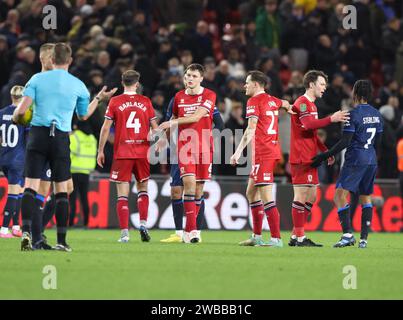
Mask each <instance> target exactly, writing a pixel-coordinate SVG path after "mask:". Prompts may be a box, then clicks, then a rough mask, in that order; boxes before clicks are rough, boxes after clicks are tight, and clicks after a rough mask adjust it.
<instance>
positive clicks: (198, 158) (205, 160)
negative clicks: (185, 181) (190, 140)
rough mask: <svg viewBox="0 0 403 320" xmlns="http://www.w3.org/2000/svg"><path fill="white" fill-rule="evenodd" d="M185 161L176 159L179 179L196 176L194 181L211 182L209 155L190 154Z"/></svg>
mask: <svg viewBox="0 0 403 320" xmlns="http://www.w3.org/2000/svg"><path fill="white" fill-rule="evenodd" d="M185 158H186V159H178V164H179V172H180V176H181V178H183V177H185V176H190V175H192V176H196V181H209V180H211V169H212V162H213V155H212V154H211V153H204V154H192V155H189V156H188V157H185Z"/></svg>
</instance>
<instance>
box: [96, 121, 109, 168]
mask: <svg viewBox="0 0 403 320" xmlns="http://www.w3.org/2000/svg"><path fill="white" fill-rule="evenodd" d="M112 124H113V120H110V119H105V120H104V124H103V125H102V128H101V133H100V134H99V145H98V156H97V163H98V165H99V166H100V167H101V168H103V167H104V163H105V155H104V148H105V144H106V141H107V140H108V137H109V132H110V131H111V127H112Z"/></svg>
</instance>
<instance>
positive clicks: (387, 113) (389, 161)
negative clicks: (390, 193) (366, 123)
mask: <svg viewBox="0 0 403 320" xmlns="http://www.w3.org/2000/svg"><path fill="white" fill-rule="evenodd" d="M379 112H380V113H381V115H382V117H383V122H384V124H383V134H382V144H381V150H380V152H379V161H378V163H379V177H380V178H387V179H394V178H396V177H397V171H396V168H397V159H396V152H395V150H396V134H395V131H394V130H393V120H394V119H395V109H394V108H393V107H392V106H390V105H385V106H383V107H381V108H380V109H379Z"/></svg>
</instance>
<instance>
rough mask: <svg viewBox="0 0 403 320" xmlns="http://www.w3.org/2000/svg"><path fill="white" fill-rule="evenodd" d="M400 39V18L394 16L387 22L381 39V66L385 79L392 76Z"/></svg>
mask: <svg viewBox="0 0 403 320" xmlns="http://www.w3.org/2000/svg"><path fill="white" fill-rule="evenodd" d="M402 40H403V38H402V34H401V29H400V20H399V19H397V18H394V19H392V20H390V21H389V22H388V24H387V28H386V29H385V30H384V31H383V34H382V40H381V59H382V68H383V72H384V73H385V78H386V79H392V78H393V76H394V73H395V63H396V52H397V49H398V48H399V45H400V42H401V41H402Z"/></svg>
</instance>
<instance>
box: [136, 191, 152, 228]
mask: <svg viewBox="0 0 403 320" xmlns="http://www.w3.org/2000/svg"><path fill="white" fill-rule="evenodd" d="M148 202H149V201H148V193H147V192H145V191H141V192H139V193H138V196H137V207H138V209H139V214H140V222H141V221H147V217H148Z"/></svg>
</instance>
